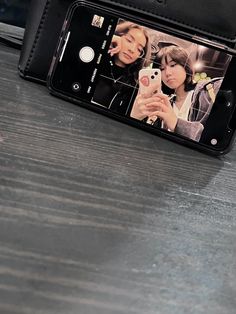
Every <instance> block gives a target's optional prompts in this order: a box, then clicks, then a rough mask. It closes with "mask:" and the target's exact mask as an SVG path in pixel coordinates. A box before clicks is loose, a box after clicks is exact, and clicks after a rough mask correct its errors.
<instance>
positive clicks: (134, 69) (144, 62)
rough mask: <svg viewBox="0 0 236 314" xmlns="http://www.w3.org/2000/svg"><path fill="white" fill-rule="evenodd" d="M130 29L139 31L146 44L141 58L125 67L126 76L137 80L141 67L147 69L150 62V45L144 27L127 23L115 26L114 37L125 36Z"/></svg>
mask: <svg viewBox="0 0 236 314" xmlns="http://www.w3.org/2000/svg"><path fill="white" fill-rule="evenodd" d="M131 29H138V30H140V31H141V32H142V33H143V34H144V36H145V38H146V44H145V47H144V48H143V50H144V54H143V56H142V57H140V58H138V59H137V60H136V61H135V62H134V63H132V64H130V65H128V66H127V71H128V76H132V77H134V79H135V80H137V79H138V72H139V71H140V70H141V69H142V68H143V67H147V66H148V65H149V64H150V62H151V43H150V39H149V35H148V32H147V30H146V29H145V28H144V27H142V26H140V25H137V24H134V23H132V22H128V21H126V22H121V23H120V24H118V25H117V27H116V29H115V35H118V36H123V35H125V34H127V33H128V32H129V31H130V30H131Z"/></svg>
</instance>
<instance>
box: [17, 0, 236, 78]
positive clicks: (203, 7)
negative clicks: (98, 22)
mask: <svg viewBox="0 0 236 314" xmlns="http://www.w3.org/2000/svg"><path fill="white" fill-rule="evenodd" d="M73 2H75V1H74V0H32V2H31V7H30V9H29V15H28V21H27V24H26V29H25V35H24V41H23V47H22V51H21V56H20V61H19V73H20V75H21V76H22V77H23V78H25V79H31V80H35V81H38V82H42V83H45V82H46V78H47V73H48V70H49V67H50V64H51V61H52V57H53V54H54V51H55V47H56V45H57V42H58V38H59V34H60V31H61V29H62V26H63V21H64V19H65V16H66V12H67V10H68V8H69V6H70V5H71V4H72V3H73ZM90 2H94V3H97V4H105V5H106V6H111V7H112V8H113V9H115V8H117V9H122V10H125V11H126V12H127V13H129V14H132V15H133V16H134V18H135V16H139V17H141V18H142V17H144V18H146V19H149V20H151V21H152V22H153V21H154V22H158V23H162V24H164V25H166V26H168V27H171V28H174V29H178V30H179V31H183V32H187V33H190V34H192V35H197V36H200V37H204V38H206V39H209V40H212V41H215V42H218V43H221V44H224V45H226V46H227V47H230V48H234V47H235V43H236V19H235V12H236V1H235V0H228V1H227V2H226V1H225V0H197V1H196V0H187V1H186V0H178V1H176V0H145V1H144V0H92V1H91V0H90Z"/></svg>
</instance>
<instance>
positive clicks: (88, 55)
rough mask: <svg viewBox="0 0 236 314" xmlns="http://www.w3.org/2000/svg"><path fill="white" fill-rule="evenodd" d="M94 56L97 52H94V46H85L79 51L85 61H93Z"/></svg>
mask: <svg viewBox="0 0 236 314" xmlns="http://www.w3.org/2000/svg"><path fill="white" fill-rule="evenodd" d="M94 56H95V52H94V50H93V48H91V47H89V46H85V47H83V48H82V49H81V50H80V52H79V57H80V60H81V61H83V62H85V63H89V62H91V61H93V59H94Z"/></svg>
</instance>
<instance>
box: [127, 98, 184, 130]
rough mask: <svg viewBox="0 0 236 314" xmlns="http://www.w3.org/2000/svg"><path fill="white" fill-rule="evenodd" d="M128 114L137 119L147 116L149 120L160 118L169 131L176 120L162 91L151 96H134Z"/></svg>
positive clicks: (174, 125) (173, 126)
mask: <svg viewBox="0 0 236 314" xmlns="http://www.w3.org/2000/svg"><path fill="white" fill-rule="evenodd" d="M130 116H131V117H132V118H134V119H138V120H143V119H145V118H147V117H148V118H149V119H150V120H154V121H155V120H156V118H160V119H161V120H162V121H163V122H164V124H165V126H166V128H167V129H169V130H170V131H174V130H175V127H176V124H177V121H178V118H177V116H176V114H175V113H174V110H173V108H172V106H171V103H170V101H169V96H167V95H165V94H162V93H158V94H156V95H155V96H152V97H148V96H146V95H142V94H139V95H138V96H137V97H136V100H135V102H134V105H133V108H132V110H131V113H130ZM153 118H154V119H153Z"/></svg>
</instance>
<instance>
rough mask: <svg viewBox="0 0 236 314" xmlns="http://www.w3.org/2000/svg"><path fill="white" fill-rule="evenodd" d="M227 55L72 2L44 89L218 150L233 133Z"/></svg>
mask: <svg viewBox="0 0 236 314" xmlns="http://www.w3.org/2000/svg"><path fill="white" fill-rule="evenodd" d="M232 60H234V58H233V57H232V55H230V54H228V53H227V52H225V51H223V50H222V49H221V50H219V49H216V48H214V47H212V46H209V45H204V44H201V43H199V42H196V41H195V42H193V41H190V40H187V39H185V38H184V39H183V38H180V37H177V36H175V35H174V34H173V32H172V33H170V32H168V33H167V32H165V31H163V29H162V28H160V29H157V28H156V27H155V29H154V28H153V27H150V26H147V24H146V23H145V24H143V23H141V22H138V23H137V22H136V21H134V20H133V19H131V18H124V16H122V17H121V16H117V14H116V13H112V12H107V10H103V9H98V8H94V7H92V6H84V5H78V6H76V7H74V9H73V10H72V11H71V14H70V15H69V16H68V19H67V26H66V29H65V32H64V35H63V40H62V44H61V45H60V46H59V49H58V54H57V56H56V62H54V63H53V66H52V68H51V73H50V87H51V89H52V90H53V91H56V92H58V93H59V94H63V95H65V96H68V97H71V98H73V99H77V100H78V101H79V100H82V101H85V102H87V103H88V104H89V105H90V107H91V106H94V107H97V108H102V110H105V111H109V112H111V113H113V114H114V115H117V116H120V117H125V118H128V119H131V120H132V121H138V122H139V123H140V125H145V126H147V127H149V128H151V129H152V130H154V129H156V130H161V131H162V132H164V133H166V134H171V135H174V136H177V137H178V136H179V137H183V138H185V139H186V138H187V139H190V140H192V141H194V142H200V143H202V144H204V145H210V146H211V147H216V148H217V147H222V142H224V145H225V137H228V138H230V135H231V133H232V132H233V130H232V128H231V127H230V125H229V120H230V117H231V116H232V112H233V109H234V108H232V107H233V105H232V102H233V98H232V97H233V96H232V94H233V91H232V86H230V84H229V83H228V82H229V81H230V80H229V79H228V80H227V79H226V80H225V76H226V73H227V70H228V68H229V65H230V64H231V63H232ZM54 61H55V60H54ZM234 64H235V63H234ZM234 69H235V66H234Z"/></svg>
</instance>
